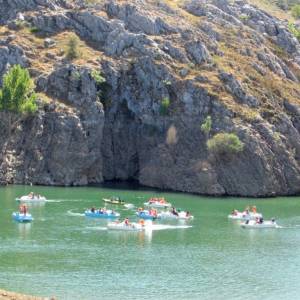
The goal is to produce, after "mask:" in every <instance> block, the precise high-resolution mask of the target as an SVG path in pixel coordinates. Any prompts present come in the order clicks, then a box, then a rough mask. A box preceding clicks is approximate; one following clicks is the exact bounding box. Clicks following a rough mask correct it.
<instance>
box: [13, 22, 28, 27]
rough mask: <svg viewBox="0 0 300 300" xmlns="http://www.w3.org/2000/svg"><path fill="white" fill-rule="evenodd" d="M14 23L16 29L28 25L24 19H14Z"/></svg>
mask: <svg viewBox="0 0 300 300" xmlns="http://www.w3.org/2000/svg"><path fill="white" fill-rule="evenodd" d="M15 25H16V27H17V29H24V28H25V27H27V26H28V23H27V22H26V21H24V20H16V21H15Z"/></svg>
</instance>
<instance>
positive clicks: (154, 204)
mask: <svg viewBox="0 0 300 300" xmlns="http://www.w3.org/2000/svg"><path fill="white" fill-rule="evenodd" d="M144 205H145V206H148V207H154V208H170V207H171V206H172V205H171V203H159V202H153V203H151V202H145V203H144Z"/></svg>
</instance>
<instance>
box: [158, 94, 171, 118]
mask: <svg viewBox="0 0 300 300" xmlns="http://www.w3.org/2000/svg"><path fill="white" fill-rule="evenodd" d="M170 104H171V103H170V99H169V98H168V97H165V98H163V99H162V100H161V103H160V114H161V115H163V116H165V115H167V114H168V112H169V107H170Z"/></svg>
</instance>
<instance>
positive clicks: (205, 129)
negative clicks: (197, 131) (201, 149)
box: [201, 116, 212, 137]
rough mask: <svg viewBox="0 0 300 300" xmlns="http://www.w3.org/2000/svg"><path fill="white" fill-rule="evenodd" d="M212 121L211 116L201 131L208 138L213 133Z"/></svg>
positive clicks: (205, 121)
mask: <svg viewBox="0 0 300 300" xmlns="http://www.w3.org/2000/svg"><path fill="white" fill-rule="evenodd" d="M211 126H212V120H211V116H207V117H206V118H205V120H204V122H203V123H202V124H201V131H202V132H203V133H204V134H205V135H206V136H207V137H208V136H209V134H210V131H211Z"/></svg>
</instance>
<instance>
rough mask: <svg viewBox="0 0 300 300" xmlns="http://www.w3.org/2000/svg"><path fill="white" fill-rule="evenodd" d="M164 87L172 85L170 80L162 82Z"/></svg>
mask: <svg viewBox="0 0 300 300" xmlns="http://www.w3.org/2000/svg"><path fill="white" fill-rule="evenodd" d="M163 84H164V85H172V82H171V81H170V80H163Z"/></svg>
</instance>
